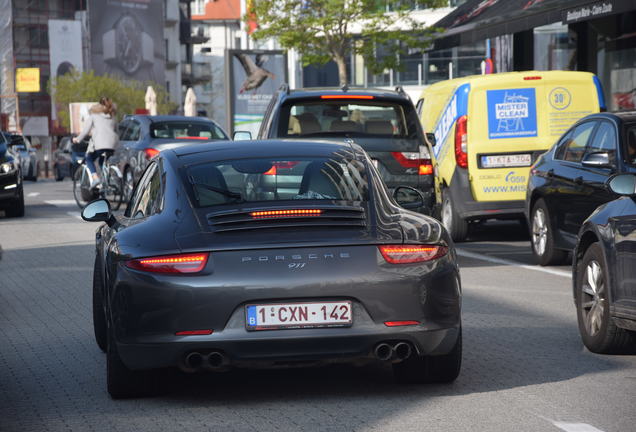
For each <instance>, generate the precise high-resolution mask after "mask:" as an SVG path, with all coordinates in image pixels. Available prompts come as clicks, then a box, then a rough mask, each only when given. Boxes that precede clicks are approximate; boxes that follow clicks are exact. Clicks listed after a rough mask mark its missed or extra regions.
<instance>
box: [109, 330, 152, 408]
mask: <svg viewBox="0 0 636 432" xmlns="http://www.w3.org/2000/svg"><path fill="white" fill-rule="evenodd" d="M107 333H108V348H107V351H106V387H107V389H108V393H109V394H110V397H111V398H113V399H128V398H134V397H139V396H144V395H147V394H149V393H151V389H150V385H151V384H152V381H151V380H147V379H146V376H147V375H146V374H147V372H145V371H133V370H130V369H128V368H127V367H126V365H125V364H124V362H122V360H121V357H119V353H118V352H117V344H116V343H115V340H114V337H113V335H112V327H109V329H108V331H107Z"/></svg>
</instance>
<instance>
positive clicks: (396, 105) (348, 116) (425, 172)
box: [258, 85, 437, 215]
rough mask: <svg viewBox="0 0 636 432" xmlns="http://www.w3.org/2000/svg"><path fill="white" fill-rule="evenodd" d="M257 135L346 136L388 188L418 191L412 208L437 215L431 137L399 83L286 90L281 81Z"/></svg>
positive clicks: (301, 138) (263, 136) (288, 136)
mask: <svg viewBox="0 0 636 432" xmlns="http://www.w3.org/2000/svg"><path fill="white" fill-rule="evenodd" d="M258 137H259V138H260V139H268V138H288V139H297V140H299V141H302V140H307V139H314V138H320V139H327V140H333V141H337V142H343V140H351V141H353V142H355V143H356V144H358V145H360V146H361V147H362V148H363V149H365V150H366V151H367V152H368V153H369V155H370V156H371V159H372V161H373V163H374V164H375V167H376V169H377V170H378V172H379V173H380V176H381V177H382V179H383V180H384V182H385V183H386V185H387V186H388V187H389V189H391V190H392V189H393V188H395V187H397V186H400V185H402V186H404V185H406V186H411V187H413V188H415V189H418V190H419V191H420V192H421V193H422V195H423V196H424V205H423V206H422V207H421V208H419V209H416V210H417V211H419V212H422V213H425V214H429V215H431V214H437V211H436V202H435V192H434V177H433V165H432V164H431V156H430V155H431V154H432V148H431V145H434V136H433V135H432V134H429V135H427V137H426V138H425V135H424V132H423V131H422V127H421V125H420V122H419V121H418V117H417V113H416V111H415V107H414V106H413V103H412V102H411V99H410V98H409V97H408V95H407V94H406V93H405V92H404V91H403V90H402V88H401V87H398V88H397V89H396V91H389V90H381V89H368V88H348V87H343V88H321V89H299V90H290V89H289V87H288V86H286V85H284V86H283V87H281V89H280V90H279V91H278V93H277V94H276V95H275V96H274V97H273V98H272V101H271V102H270V105H269V107H268V108H267V111H266V112H265V116H264V118H263V122H262V123H261V128H260V130H259V133H258Z"/></svg>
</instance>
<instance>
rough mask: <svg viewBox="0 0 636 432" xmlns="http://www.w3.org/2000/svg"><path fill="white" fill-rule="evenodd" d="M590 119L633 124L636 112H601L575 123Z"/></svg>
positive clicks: (635, 120)
mask: <svg viewBox="0 0 636 432" xmlns="http://www.w3.org/2000/svg"><path fill="white" fill-rule="evenodd" d="M591 119H608V120H616V119H619V120H621V121H622V122H624V123H633V122H636V111H615V112H601V113H595V114H590V115H587V116H585V117H583V118H581V119H579V120H578V121H577V123H581V122H583V121H584V120H591Z"/></svg>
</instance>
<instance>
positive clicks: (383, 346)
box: [373, 343, 393, 361]
mask: <svg viewBox="0 0 636 432" xmlns="http://www.w3.org/2000/svg"><path fill="white" fill-rule="evenodd" d="M373 353H374V354H375V357H376V358H377V359H378V360H382V361H387V360H390V359H391V357H393V348H391V345H389V344H387V343H380V344H378V345H377V346H376V347H375V350H373Z"/></svg>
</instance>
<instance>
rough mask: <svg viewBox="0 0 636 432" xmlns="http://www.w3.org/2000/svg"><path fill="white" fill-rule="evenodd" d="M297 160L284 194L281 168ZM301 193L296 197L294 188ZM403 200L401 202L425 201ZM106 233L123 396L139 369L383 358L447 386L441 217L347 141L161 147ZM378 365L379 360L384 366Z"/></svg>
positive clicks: (109, 337) (101, 331) (100, 244)
mask: <svg viewBox="0 0 636 432" xmlns="http://www.w3.org/2000/svg"><path fill="white" fill-rule="evenodd" d="M290 162H294V169H295V170H299V171H300V170H301V168H302V174H301V175H300V176H299V178H298V180H297V181H296V182H295V184H293V185H291V184H286V185H284V187H283V188H282V190H280V191H277V192H280V193H274V194H272V193H270V192H271V191H270V190H263V191H261V189H260V188H259V185H260V184H261V182H265V183H269V182H268V179H266V178H265V177H267V176H268V175H269V174H266V173H267V172H270V171H271V170H272V169H273V168H274V167H277V166H279V165H281V166H284V167H286V166H288V164H289V163H290ZM292 189H293V191H292ZM401 189H406V190H411V191H412V188H408V187H396V189H395V191H396V192H395V193H394V194H395V196H397V197H398V198H399V197H400V196H403V197H405V198H406V200H405V201H401V202H402V205H404V206H405V207H411V208H417V207H420V206H421V205H422V202H421V201H422V199H421V197H420V196H419V195H417V196H416V198H417V200H415V201H412V200H410V198H411V197H412V196H413V195H411V194H408V193H407V194H404V195H401V194H400V190H401ZM82 217H83V218H84V219H85V220H88V221H96V222H105V224H103V225H102V226H101V227H100V228H99V229H98V235H97V237H96V242H97V243H96V258H95V273H94V278H93V281H94V285H93V296H94V297H93V308H94V309H93V316H94V324H95V336H96V341H97V344H98V345H99V347H101V348H102V349H103V350H106V351H107V359H106V363H107V371H108V373H107V385H108V391H109V392H110V394H111V396H112V397H114V398H119V397H127V396H132V395H135V394H138V392H140V391H143V390H144V389H147V388H148V386H149V385H151V384H152V383H151V382H148V381H144V377H145V376H147V375H144V374H142V373H141V371H144V370H148V369H154V368H164V367H179V368H180V369H182V370H183V371H187V372H196V371H204V370H209V371H213V370H224V369H227V368H228V367H233V366H238V367H241V366H248V367H249V366H254V365H258V366H274V367H280V366H281V365H285V364H298V362H299V361H300V362H318V363H320V362H325V363H329V362H337V361H340V362H355V361H361V360H365V359H366V360H367V361H384V362H387V363H390V364H392V366H393V371H394V375H395V377H396V378H397V379H398V380H399V381H404V382H411V383H422V382H450V381H453V380H455V378H456V377H457V375H458V374H459V371H460V365H461V345H462V338H461V317H460V311H461V305H460V302H461V287H460V279H459V270H458V267H457V263H456V254H455V251H454V249H453V245H452V242H451V240H450V238H449V237H448V234H447V233H446V231H445V230H444V228H443V226H442V225H441V223H440V222H439V221H437V220H435V219H433V218H432V217H429V216H425V215H422V214H419V213H415V212H412V211H409V210H405V209H404V208H402V207H400V206H399V205H398V202H396V201H395V200H394V198H392V197H391V195H390V194H389V193H388V191H387V189H386V186H385V185H384V184H383V183H382V180H381V179H380V177H379V175H378V174H377V171H376V170H374V169H372V161H371V160H370V158H369V157H368V156H367V155H366V153H365V152H364V151H363V150H362V148H361V147H359V146H358V145H355V144H350V143H344V142H341V143H328V142H324V141H323V142H308V141H280V140H270V141H267V142H261V141H243V142H228V143H221V144H215V143H210V144H205V143H204V144H201V145H198V146H193V145H190V146H187V147H182V148H175V149H171V150H166V151H163V152H161V153H160V154H159V155H158V156H157V157H155V158H154V159H153V160H152V161H151V162H150V164H149V166H148V168H147V169H146V171H145V173H144V174H143V176H142V178H141V180H140V181H139V183H138V184H137V186H136V188H135V191H134V195H133V197H132V200H131V201H130V203H129V205H128V208H127V209H126V212H125V214H124V215H123V216H121V217H119V216H115V215H113V214H112V213H111V211H110V206H109V203H108V201H106V200H98V201H94V202H93V203H91V204H89V205H88V206H87V207H86V208H85V209H84V210H83V212H82ZM374 359H375V360H374Z"/></svg>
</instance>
